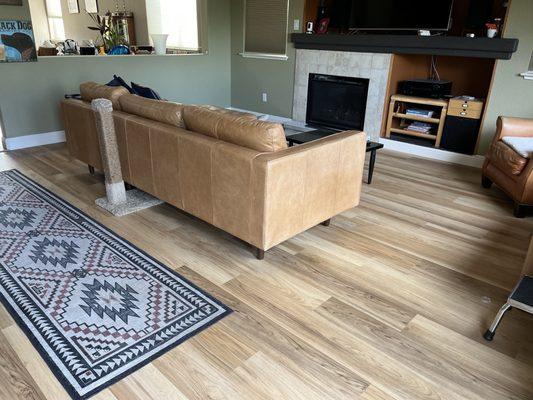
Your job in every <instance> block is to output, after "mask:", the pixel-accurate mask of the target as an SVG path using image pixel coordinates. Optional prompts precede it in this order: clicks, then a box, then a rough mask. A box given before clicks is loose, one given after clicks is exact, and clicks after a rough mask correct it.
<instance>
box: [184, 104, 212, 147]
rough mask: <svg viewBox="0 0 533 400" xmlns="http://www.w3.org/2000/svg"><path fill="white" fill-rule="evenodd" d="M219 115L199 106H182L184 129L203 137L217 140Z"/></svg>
mask: <svg viewBox="0 0 533 400" xmlns="http://www.w3.org/2000/svg"><path fill="white" fill-rule="evenodd" d="M220 115H221V114H220V113H217V112H215V111H213V110H209V109H208V108H205V107H200V106H184V107H183V120H184V121H185V127H186V128H187V129H188V130H190V131H193V132H196V133H201V134H202V135H205V136H211V137H212V138H215V139H216V138H218V135H217V129H218V124H219V122H220Z"/></svg>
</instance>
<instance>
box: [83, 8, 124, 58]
mask: <svg viewBox="0 0 533 400" xmlns="http://www.w3.org/2000/svg"><path fill="white" fill-rule="evenodd" d="M89 16H90V17H91V19H92V20H93V22H94V24H95V26H88V27H87V28H89V29H90V30H92V31H98V32H99V33H100V38H98V39H99V40H97V42H98V43H99V44H101V46H103V47H104V50H105V52H106V53H108V52H109V51H111V49H113V48H114V47H115V46H118V45H123V44H124V37H123V35H122V34H121V33H120V32H119V30H118V27H117V26H116V24H115V23H114V22H113V19H112V18H111V12H110V11H108V12H106V13H105V15H98V14H93V13H89ZM101 50H102V49H100V54H101V53H102V51H101Z"/></svg>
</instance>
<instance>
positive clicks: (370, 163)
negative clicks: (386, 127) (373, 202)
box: [367, 150, 376, 185]
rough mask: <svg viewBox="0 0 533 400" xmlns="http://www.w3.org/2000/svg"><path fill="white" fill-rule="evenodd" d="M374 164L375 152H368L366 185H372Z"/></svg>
mask: <svg viewBox="0 0 533 400" xmlns="http://www.w3.org/2000/svg"><path fill="white" fill-rule="evenodd" d="M375 164H376V150H372V151H371V152H370V162H369V163H368V180H367V183H368V184H369V185H370V184H371V183H372V175H374V165H375Z"/></svg>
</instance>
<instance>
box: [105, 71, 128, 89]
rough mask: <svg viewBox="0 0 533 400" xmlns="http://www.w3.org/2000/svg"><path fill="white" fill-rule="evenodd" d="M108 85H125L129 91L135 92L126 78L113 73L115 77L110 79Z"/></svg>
mask: <svg viewBox="0 0 533 400" xmlns="http://www.w3.org/2000/svg"><path fill="white" fill-rule="evenodd" d="M106 86H112V87H121V86H122V87H123V88H125V89H126V90H127V91H128V92H130V93H133V89H132V88H131V86H130V85H128V84H127V83H126V81H125V80H124V79H122V78H121V77H120V76H118V75H113V79H112V80H110V81H109V82H107V84H106Z"/></svg>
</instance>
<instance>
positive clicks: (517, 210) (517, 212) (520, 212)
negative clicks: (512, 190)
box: [514, 203, 527, 218]
mask: <svg viewBox="0 0 533 400" xmlns="http://www.w3.org/2000/svg"><path fill="white" fill-rule="evenodd" d="M526 209H527V206H525V205H523V204H520V203H515V205H514V216H515V217H516V218H525V217H526Z"/></svg>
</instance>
